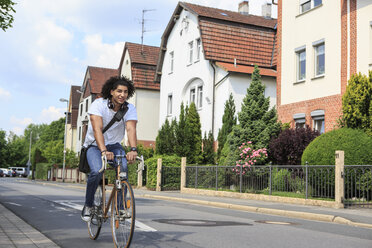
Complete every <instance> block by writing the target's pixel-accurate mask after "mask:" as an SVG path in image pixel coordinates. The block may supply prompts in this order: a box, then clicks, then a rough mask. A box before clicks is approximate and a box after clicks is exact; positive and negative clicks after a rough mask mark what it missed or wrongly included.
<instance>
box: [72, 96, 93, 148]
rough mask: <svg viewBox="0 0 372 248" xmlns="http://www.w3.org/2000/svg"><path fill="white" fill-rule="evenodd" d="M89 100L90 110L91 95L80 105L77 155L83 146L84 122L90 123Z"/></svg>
mask: <svg viewBox="0 0 372 248" xmlns="http://www.w3.org/2000/svg"><path fill="white" fill-rule="evenodd" d="M87 99H88V110H89V106H90V104H91V103H92V96H91V95H89V96H88V97H86V98H81V100H80V103H79V113H78V120H77V138H76V148H75V149H76V150H75V152H76V153H78V152H80V149H81V146H82V145H83V128H84V126H83V121H89V115H88V112H87V111H86V100H87ZM81 108H82V110H81ZM80 113H81V114H80Z"/></svg>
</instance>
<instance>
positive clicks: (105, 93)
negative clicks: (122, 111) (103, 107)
mask: <svg viewBox="0 0 372 248" xmlns="http://www.w3.org/2000/svg"><path fill="white" fill-rule="evenodd" d="M119 85H123V86H127V88H128V97H127V99H129V98H131V97H132V96H133V95H134V92H135V91H136V89H135V88H134V85H133V82H132V81H131V80H129V79H128V78H126V77H123V76H121V77H119V76H115V77H110V78H109V79H108V80H107V81H106V83H105V84H104V85H103V86H102V90H101V94H102V97H103V98H104V99H107V98H111V90H115V89H116V88H117V87H118V86H119Z"/></svg>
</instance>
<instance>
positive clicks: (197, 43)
mask: <svg viewBox="0 0 372 248" xmlns="http://www.w3.org/2000/svg"><path fill="white" fill-rule="evenodd" d="M195 43H196V61H199V60H200V53H201V40H200V38H198V39H196V42H195ZM196 61H195V62H196Z"/></svg>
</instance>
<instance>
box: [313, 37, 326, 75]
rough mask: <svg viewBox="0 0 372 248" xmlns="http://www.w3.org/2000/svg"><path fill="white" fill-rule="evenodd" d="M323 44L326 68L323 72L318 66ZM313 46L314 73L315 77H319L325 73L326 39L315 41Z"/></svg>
mask: <svg viewBox="0 0 372 248" xmlns="http://www.w3.org/2000/svg"><path fill="white" fill-rule="evenodd" d="M321 46H323V55H324V61H323V64H324V69H323V72H322V73H319V70H318V69H319V68H318V55H319V54H318V49H319V48H320V47H321ZM313 47H314V75H315V77H319V76H322V75H324V74H325V42H324V39H321V40H319V41H315V42H313Z"/></svg>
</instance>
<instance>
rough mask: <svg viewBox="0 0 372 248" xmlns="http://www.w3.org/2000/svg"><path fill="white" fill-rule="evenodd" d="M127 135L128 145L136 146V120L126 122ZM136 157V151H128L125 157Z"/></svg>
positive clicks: (133, 158) (130, 158) (130, 159)
mask: <svg viewBox="0 0 372 248" xmlns="http://www.w3.org/2000/svg"><path fill="white" fill-rule="evenodd" d="M126 128H127V136H128V142H129V146H130V147H137V121H136V120H130V121H127V122H126ZM136 157H137V152H136V151H129V152H128V154H127V159H128V160H129V161H132V160H135V159H136Z"/></svg>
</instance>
